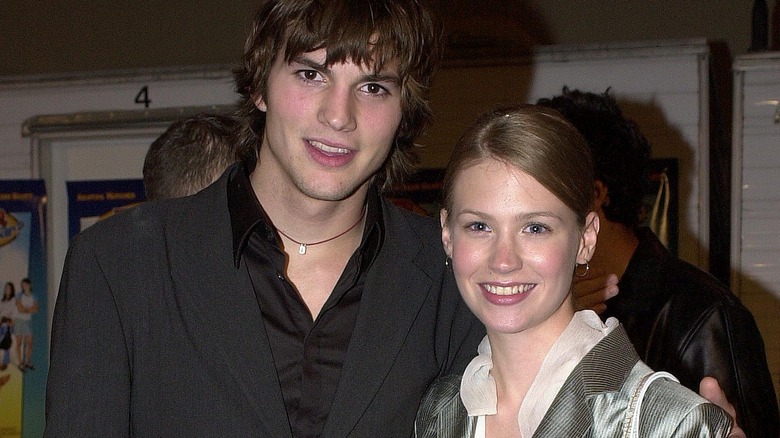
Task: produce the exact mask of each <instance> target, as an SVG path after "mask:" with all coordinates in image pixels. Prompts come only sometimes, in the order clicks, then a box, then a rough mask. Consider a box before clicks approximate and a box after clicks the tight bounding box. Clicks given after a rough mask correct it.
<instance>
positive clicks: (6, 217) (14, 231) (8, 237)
mask: <svg viewBox="0 0 780 438" xmlns="http://www.w3.org/2000/svg"><path fill="white" fill-rule="evenodd" d="M22 225H23V224H22V222H20V221H19V220H17V219H16V218H15V217H14V216H13V215H12V214H11V213H7V212H6V211H5V210H3V209H2V208H0V246H3V245H5V244H6V243H10V242H11V241H12V240H14V239H16V236H17V235H19V230H20V229H21V228H22Z"/></svg>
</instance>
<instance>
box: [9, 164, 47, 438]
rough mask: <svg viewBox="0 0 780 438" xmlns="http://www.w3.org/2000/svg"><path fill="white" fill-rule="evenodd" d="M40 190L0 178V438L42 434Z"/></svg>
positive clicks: (37, 183)
mask: <svg viewBox="0 0 780 438" xmlns="http://www.w3.org/2000/svg"><path fill="white" fill-rule="evenodd" d="M45 203H46V189H45V185H44V182H43V181H42V180H5V181H3V180H0V283H1V284H2V286H3V297H2V300H1V301H0V438H10V437H40V436H42V435H43V427H44V421H45V418H44V409H45V396H46V374H47V372H48V364H49V354H48V348H47V347H48V344H49V342H48V334H49V329H48V317H47V315H48V311H47V309H46V307H47V290H48V288H47V285H46V235H45V230H46V226H45V223H46V219H45V211H46V210H45Z"/></svg>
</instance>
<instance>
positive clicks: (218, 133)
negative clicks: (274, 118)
mask: <svg viewBox="0 0 780 438" xmlns="http://www.w3.org/2000/svg"><path fill="white" fill-rule="evenodd" d="M239 127H240V123H239V121H238V119H236V118H234V117H231V116H226V115H220V114H206V113H201V114H197V115H195V116H193V117H189V118H186V119H183V120H179V121H176V122H174V123H173V124H171V126H169V127H168V129H166V130H165V132H164V133H162V135H160V136H159V137H157V139H155V140H154V141H153V142H152V144H151V145H150V146H149V150H148V151H147V152H146V157H145V158H144V168H143V175H144V188H145V190H146V199H147V200H154V199H165V198H176V197H179V196H187V195H192V194H194V193H197V192H199V191H200V190H202V189H203V188H204V187H206V186H208V185H209V184H211V183H213V182H214V181H216V180H217V178H219V177H220V175H222V172H224V171H225V169H227V168H228V166H230V165H231V164H233V163H234V162H236V161H238V160H239V159H240V158H241V153H240V151H237V150H236V146H237V138H236V137H237V135H238V131H239Z"/></svg>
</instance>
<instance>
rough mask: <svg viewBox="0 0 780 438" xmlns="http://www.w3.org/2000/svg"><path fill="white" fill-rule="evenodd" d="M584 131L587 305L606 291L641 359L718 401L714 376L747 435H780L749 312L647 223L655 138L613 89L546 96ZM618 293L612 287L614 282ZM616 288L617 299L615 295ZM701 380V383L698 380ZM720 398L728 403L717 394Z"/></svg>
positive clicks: (578, 288) (609, 310) (580, 287)
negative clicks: (591, 247)
mask: <svg viewBox="0 0 780 438" xmlns="http://www.w3.org/2000/svg"><path fill="white" fill-rule="evenodd" d="M539 103H540V104H541V105H544V106H548V107H552V108H555V109H557V110H559V111H560V112H561V113H562V114H563V115H564V116H565V117H566V118H567V119H569V121H570V122H572V124H573V125H575V127H576V128H577V129H578V130H579V131H580V133H582V134H583V136H584V137H585V139H586V140H587V142H588V145H589V146H590V148H591V152H592V153H593V157H594V162H595V167H596V183H595V187H594V190H595V198H596V201H595V202H596V204H595V208H596V211H597V213H598V215H599V219H600V223H601V229H600V231H599V240H598V243H597V245H596V250H595V253H594V254H593V258H592V259H591V260H590V270H589V271H590V272H589V273H588V275H587V276H585V277H584V278H582V279H576V280H577V281H578V282H576V283H575V294H577V295H579V298H578V300H579V302H580V304H584V307H591V306H593V304H594V303H598V302H599V301H602V302H603V300H604V298H609V299H607V300H606V303H605V304H606V308H605V309H604V307H603V306H602V307H599V306H593V307H595V308H597V309H599V310H602V311H603V313H602V314H601V316H602V318H604V319H605V320H606V318H608V317H610V316H614V317H616V318H617V319H618V320H619V321H620V322H621V323H622V324H623V325H624V326H625V328H626V331H627V332H628V335H629V337H630V338H631V342H632V343H633V344H634V348H636V350H637V351H638V352H639V355H640V356H641V358H642V360H643V361H645V362H646V363H647V364H648V365H650V367H651V368H653V369H655V370H662V371H668V372H671V373H672V374H674V375H675V376H676V377H677V378H678V379H680V382H681V383H682V384H683V385H685V386H688V387H689V388H691V389H693V390H694V391H699V390H700V389H701V392H702V395H705V396H707V398H710V399H711V400H712V401H714V402H716V403H717V402H718V400H713V397H712V396H711V394H712V393H711V392H709V391H710V389H711V387H710V385H711V384H712V381H711V380H708V381H705V382H701V381H702V379H703V378H704V377H706V376H710V377H714V378H716V379H717V381H718V383H719V384H720V386H721V387H722V388H723V391H724V392H725V395H726V396H727V397H728V400H729V401H730V402H731V403H732V404H733V405H734V408H735V409H736V419H737V422H738V423H739V425H740V426H741V427H742V429H744V431H745V432H746V433H747V436H748V437H770V436H771V437H776V436H779V435H780V426H779V425H778V408H777V400H776V396H775V392H774V387H773V385H772V380H771V376H770V374H769V370H768V367H767V361H766V354H765V352H764V343H763V340H762V339H761V334H760V333H759V331H758V328H757V327H756V324H755V322H754V320H753V317H752V315H751V314H750V312H749V311H748V310H747V308H745V307H744V306H743V305H742V304H741V303H740V302H739V300H738V299H737V298H736V297H735V296H734V295H733V294H732V293H731V292H730V291H729V290H728V289H727V288H726V287H725V286H724V285H723V284H721V283H719V282H718V281H717V280H716V279H715V278H714V277H712V276H711V275H709V274H708V273H706V272H704V271H702V270H700V269H698V268H696V267H694V266H693V265H691V264H689V263H686V262H685V261H683V260H680V259H679V258H677V257H675V256H673V255H672V254H671V253H670V252H669V251H668V250H667V249H666V248H665V247H664V246H663V245H662V244H661V242H660V241H659V240H658V238H657V237H656V236H655V235H654V234H653V232H652V231H651V230H650V229H649V228H646V227H640V226H639V224H640V214H641V212H642V198H643V196H644V193H645V180H646V179H645V177H646V175H645V171H646V166H647V164H648V161H649V159H650V144H649V142H648V141H647V139H646V138H645V137H644V135H642V133H641V132H640V131H639V128H638V126H637V125H636V124H635V123H634V122H633V121H631V120H628V119H626V118H625V117H624V116H623V114H622V112H621V110H620V108H619V106H618V104H617V102H616V101H615V99H614V98H613V97H611V96H610V95H609V94H608V93H604V94H603V95H599V94H594V93H585V92H581V91H578V90H574V91H570V90H569V89H567V88H564V90H563V93H562V95H560V96H556V97H553V98H551V99H541V100H540V101H539ZM605 273H613V274H616V275H617V277H618V278H619V283H618V286H619V292H618V293H617V295H615V296H612V295H614V294H613V293H606V294H605V292H604V289H602V288H603V285H604V284H605V281H614V280H605V279H606V278H607V277H608V276H607V275H605ZM613 292H614V291H613ZM610 297H611V298H610ZM700 382H701V385H702V387H701V388H700ZM719 404H721V406H722V407H723V403H719Z"/></svg>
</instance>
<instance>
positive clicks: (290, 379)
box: [45, 0, 484, 437]
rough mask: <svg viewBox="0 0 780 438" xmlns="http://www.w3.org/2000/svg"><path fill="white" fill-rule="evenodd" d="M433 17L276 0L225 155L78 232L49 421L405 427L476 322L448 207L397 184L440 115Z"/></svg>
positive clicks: (279, 431)
mask: <svg viewBox="0 0 780 438" xmlns="http://www.w3.org/2000/svg"><path fill="white" fill-rule="evenodd" d="M439 40H440V30H438V26H437V25H435V23H434V20H433V18H432V16H431V15H430V13H429V11H428V10H427V9H425V8H424V7H423V6H422V4H421V2H420V1H418V0H332V1H327V2H321V1H315V0H269V1H266V2H264V3H263V5H262V6H261V8H260V9H259V11H258V13H257V15H256V16H255V20H254V24H253V27H252V30H251V33H250V35H249V38H248V39H247V42H246V45H245V49H244V56H243V60H242V64H241V66H240V68H238V69H237V71H236V88H237V90H238V92H239V93H240V101H239V110H238V117H239V118H240V120H241V128H240V132H239V138H238V140H237V142H238V144H240V145H252V149H253V150H254V151H256V154H257V159H256V160H255V161H254V162H253V163H251V165H250V166H245V165H241V164H233V165H232V166H231V167H230V168H229V169H228V170H227V171H226V172H225V173H224V174H223V175H222V177H220V178H219V179H218V180H217V181H216V182H215V183H213V184H211V185H210V186H208V187H207V188H206V189H204V190H202V191H200V192H198V193H197V194H195V195H193V196H187V197H183V198H174V199H168V200H162V201H156V202H148V203H144V204H142V205H140V206H138V207H136V208H133V209H131V210H129V211H127V212H124V213H122V214H118V215H116V216H113V217H111V218H109V219H107V220H104V221H101V222H100V223H98V224H96V225H95V226H92V227H90V228H88V229H86V230H85V231H84V232H82V233H81V234H79V235H77V236H76V237H75V238H74V239H73V241H72V243H71V246H70V248H69V254H68V256H67V259H66V263H65V268H64V272H63V276H62V282H61V286H60V291H59V294H58V297H57V303H56V307H55V310H54V320H53V325H52V338H51V345H52V347H51V366H50V372H49V380H48V385H47V404H46V405H47V414H46V416H47V418H46V423H47V424H46V431H45V436H111V437H119V436H176V437H178V436H230V437H244V436H246V437H250V436H251V437H258V436H262V437H315V436H329V437H369V436H371V437H391V436H392V437H408V436H411V435H412V433H413V426H414V418H415V414H416V412H417V407H418V406H419V403H420V400H421V398H422V395H423V394H424V392H425V390H426V388H427V387H428V385H429V384H430V383H431V382H432V381H433V380H434V379H435V378H437V377H438V376H440V375H443V374H448V373H451V372H458V371H462V369H463V368H465V365H466V364H467V363H468V361H469V360H470V359H471V356H472V354H473V351H474V350H475V349H476V346H477V344H478V343H479V340H480V339H481V338H482V336H483V335H484V328H483V327H482V326H481V325H480V324H479V321H477V320H476V319H475V318H474V316H473V315H472V314H471V313H470V312H469V310H468V308H467V307H466V306H465V305H464V304H463V303H462V302H461V300H460V299H459V298H458V292H457V289H456V287H455V285H454V280H453V278H452V275H451V273H450V272H449V271H448V270H447V269H446V266H445V256H444V251H443V250H442V248H441V244H440V243H439V235H440V229H439V225H438V224H437V223H436V221H435V220H433V219H432V218H429V217H423V216H420V215H416V214H414V213H412V212H409V211H406V210H403V209H401V208H399V207H396V206H395V205H393V204H392V203H391V202H390V201H388V200H386V199H384V198H383V197H382V196H381V195H380V194H381V191H382V189H383V188H384V187H389V186H390V185H391V184H392V183H393V182H394V181H396V180H397V179H398V178H400V177H401V176H402V175H403V174H405V173H406V172H407V171H408V170H409V167H410V165H411V164H412V163H413V162H414V156H413V148H414V139H415V138H416V137H417V136H418V135H419V134H420V133H421V131H422V129H423V128H424V127H425V126H426V125H427V124H428V122H429V121H430V116H431V111H430V107H429V105H428V101H427V94H428V90H429V87H430V85H431V80H432V75H433V73H434V70H435V67H436V64H437V62H438V58H439V53H440V47H439V46H440V42H439Z"/></svg>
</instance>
